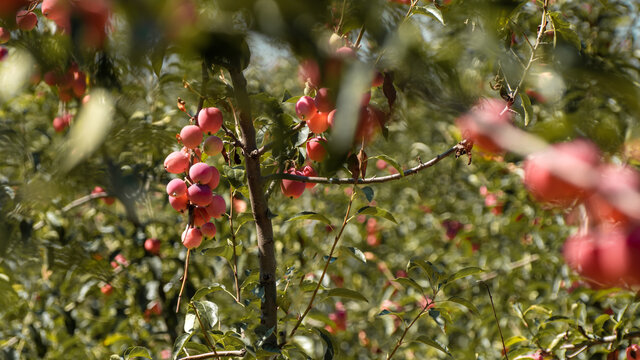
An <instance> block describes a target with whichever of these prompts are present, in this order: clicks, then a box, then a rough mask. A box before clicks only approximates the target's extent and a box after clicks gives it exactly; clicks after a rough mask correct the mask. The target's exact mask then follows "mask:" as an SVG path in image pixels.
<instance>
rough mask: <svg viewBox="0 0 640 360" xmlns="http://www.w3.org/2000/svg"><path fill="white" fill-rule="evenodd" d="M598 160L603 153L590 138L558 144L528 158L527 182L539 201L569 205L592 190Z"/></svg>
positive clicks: (526, 184)
mask: <svg viewBox="0 0 640 360" xmlns="http://www.w3.org/2000/svg"><path fill="white" fill-rule="evenodd" d="M599 163H600V152H599V151H598V148H597V147H596V146H595V145H594V144H593V143H591V142H590V141H587V140H574V141H571V142H566V143H559V144H555V145H553V146H551V147H549V148H548V149H546V150H544V151H542V152H539V153H535V154H533V155H530V156H529V157H528V158H527V159H526V160H525V162H524V184H525V186H526V187H527V189H528V190H529V192H530V193H531V194H532V195H533V196H534V198H536V200H538V201H541V202H546V203H550V204H552V205H558V206H564V207H566V206H568V205H570V204H571V203H572V202H573V201H575V200H581V199H583V198H585V197H587V195H589V194H590V193H591V192H592V190H593V189H592V188H593V187H594V186H595V182H596V179H591V178H590V174H591V173H593V170H594V168H595V167H596V166H598V165H599ZM568 178H570V179H571V181H570V179H568ZM577 183H581V184H580V185H578V184H577Z"/></svg>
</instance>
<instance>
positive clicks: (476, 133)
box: [456, 99, 512, 154]
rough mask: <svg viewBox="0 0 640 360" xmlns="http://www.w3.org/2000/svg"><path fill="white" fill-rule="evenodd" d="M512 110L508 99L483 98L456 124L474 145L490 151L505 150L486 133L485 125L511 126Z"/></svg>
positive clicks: (465, 137)
mask: <svg viewBox="0 0 640 360" xmlns="http://www.w3.org/2000/svg"><path fill="white" fill-rule="evenodd" d="M511 122H512V116H511V112H510V111H509V106H508V104H507V102H506V101H504V100H502V99H482V100H480V101H478V103H477V104H476V105H475V106H474V107H473V108H472V109H471V110H470V111H469V112H467V113H466V114H464V115H462V116H460V117H459V118H458V119H456V126H457V127H458V128H459V129H460V132H461V134H462V137H463V138H464V139H468V140H471V141H473V143H474V145H476V146H478V147H479V148H481V149H482V150H484V151H487V152H490V153H494V154H497V153H501V152H503V149H502V147H501V146H500V144H498V143H496V142H495V141H494V140H493V137H492V136H491V134H489V133H486V131H487V130H486V129H485V127H491V126H510V125H511Z"/></svg>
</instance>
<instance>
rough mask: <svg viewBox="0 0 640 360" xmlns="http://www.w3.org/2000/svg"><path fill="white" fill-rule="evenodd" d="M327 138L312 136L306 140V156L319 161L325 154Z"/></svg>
mask: <svg viewBox="0 0 640 360" xmlns="http://www.w3.org/2000/svg"><path fill="white" fill-rule="evenodd" d="M326 146H327V140H325V139H323V138H321V137H314V138H311V139H309V141H307V157H308V158H309V159H311V160H313V161H317V162H321V161H322V160H324V158H325V157H326V156H327V149H326Z"/></svg>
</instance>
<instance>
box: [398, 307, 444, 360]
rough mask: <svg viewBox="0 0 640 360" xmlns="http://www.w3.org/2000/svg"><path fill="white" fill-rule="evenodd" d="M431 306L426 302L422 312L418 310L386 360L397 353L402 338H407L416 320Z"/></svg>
mask: <svg viewBox="0 0 640 360" xmlns="http://www.w3.org/2000/svg"><path fill="white" fill-rule="evenodd" d="M431 304H433V302H430V301H427V304H426V305H425V306H424V308H422V310H420V313H418V315H417V316H416V317H415V318H413V321H411V323H410V324H409V325H408V326H406V327H405V328H404V331H403V332H402V335H400V339H398V341H397V342H396V346H395V347H394V348H393V350H392V351H391V353H390V354H389V355H387V360H389V359H391V357H392V356H393V355H394V354H395V353H396V351H398V349H399V348H400V346H401V345H402V341H403V340H404V337H405V336H407V332H409V329H411V327H412V326H413V324H415V323H416V321H418V319H420V317H421V316H422V314H424V312H425V311H427V309H428V308H429V305H431Z"/></svg>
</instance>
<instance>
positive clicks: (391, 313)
mask: <svg viewBox="0 0 640 360" xmlns="http://www.w3.org/2000/svg"><path fill="white" fill-rule="evenodd" d="M385 315H395V316H399V317H402V316H403V315H404V312H395V311H391V310H387V309H384V310H382V311H380V313H379V314H378V316H385Z"/></svg>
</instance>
